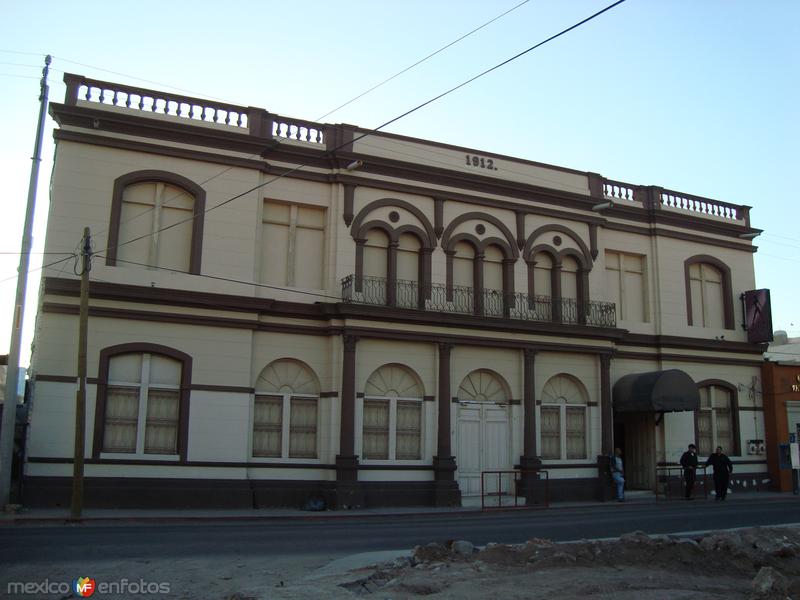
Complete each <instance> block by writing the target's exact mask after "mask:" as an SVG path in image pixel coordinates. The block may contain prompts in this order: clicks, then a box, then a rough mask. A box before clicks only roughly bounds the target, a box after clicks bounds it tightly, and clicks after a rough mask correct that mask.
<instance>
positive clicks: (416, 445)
mask: <svg viewBox="0 0 800 600" xmlns="http://www.w3.org/2000/svg"><path fill="white" fill-rule="evenodd" d="M423 396H424V392H423V389H422V384H421V383H420V381H419V378H418V377H417V376H416V374H415V373H414V372H413V371H412V370H411V369H409V368H407V367H405V366H403V365H384V366H382V367H380V368H379V369H377V370H375V371H374V372H373V373H372V375H370V377H369V379H367V383H366V385H365V386H364V412H363V435H362V455H363V457H364V458H365V459H367V460H369V459H374V460H419V459H421V458H422V399H423Z"/></svg>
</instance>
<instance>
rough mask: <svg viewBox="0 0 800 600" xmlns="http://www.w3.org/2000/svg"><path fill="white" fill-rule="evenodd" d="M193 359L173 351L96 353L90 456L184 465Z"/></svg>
mask: <svg viewBox="0 0 800 600" xmlns="http://www.w3.org/2000/svg"><path fill="white" fill-rule="evenodd" d="M191 377H192V359H191V357H190V356H189V355H188V354H184V353H183V352H180V351H178V350H174V349H173V348H168V347H166V346H160V345H157V344H148V343H129V344H121V345H119V346H112V347H109V348H104V349H103V350H101V351H100V365H99V369H98V385H97V402H96V408H95V424H94V443H93V448H92V456H93V457H94V458H102V456H101V453H107V454H124V455H131V456H146V455H150V456H151V455H162V456H175V457H176V458H180V459H181V460H186V454H187V449H188V440H187V436H188V430H189V423H188V418H189V388H190V385H191Z"/></svg>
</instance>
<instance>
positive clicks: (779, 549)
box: [343, 527, 800, 600]
mask: <svg viewBox="0 0 800 600" xmlns="http://www.w3.org/2000/svg"><path fill="white" fill-rule="evenodd" d="M343 587H345V588H346V589H348V590H350V591H351V592H353V593H355V594H357V595H363V594H374V593H378V594H379V595H380V597H381V598H392V599H402V598H416V597H420V596H427V597H430V598H486V597H510V598H545V597H559V598H576V599H577V598H586V597H600V598H611V597H613V598H615V600H616V599H619V598H622V599H624V598H628V597H630V598H637V597H641V595H642V594H645V593H646V594H647V597H648V598H653V599H656V600H657V599H660V598H664V599H666V598H670V599H673V598H684V597H685V598H696V597H704V598H725V599H726V600H731V599H732V598H746V599H748V600H772V599H777V598H781V599H783V598H786V597H795V598H800V529H795V528H790V527H780V528H778V527H770V528H753V529H744V530H736V531H725V532H715V533H712V534H709V535H704V536H697V537H689V538H681V537H677V536H650V535H647V534H645V533H643V532H641V531H634V532H631V533H628V534H626V535H623V536H622V537H620V538H619V539H616V540H608V541H605V540H604V541H588V540H586V541H579V542H570V543H554V542H552V541H551V540H546V539H539V538H536V539H532V540H529V541H528V542H526V543H525V544H517V545H509V544H487V545H486V547H484V548H482V549H477V548H475V549H473V547H472V544H470V543H469V542H466V541H457V542H453V541H449V542H445V543H431V544H427V545H425V546H417V547H416V548H415V549H414V552H413V553H412V555H411V557H410V558H408V559H400V560H397V561H395V562H394V563H391V564H385V565H380V566H379V567H378V568H377V569H376V570H375V572H374V573H372V574H371V575H370V576H368V577H365V578H361V579H359V580H357V581H353V582H349V583H347V584H343ZM698 593H700V596H698Z"/></svg>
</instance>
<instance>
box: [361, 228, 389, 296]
mask: <svg viewBox="0 0 800 600" xmlns="http://www.w3.org/2000/svg"><path fill="white" fill-rule="evenodd" d="M366 240H367V241H366V242H365V243H364V271H363V272H364V277H363V278H362V279H363V281H362V286H363V287H362V290H363V293H364V298H365V300H366V301H367V303H368V304H386V300H387V298H386V283H387V277H388V266H389V236H388V234H387V233H386V232H385V231H383V230H381V229H370V230H369V231H368V232H367V236H366Z"/></svg>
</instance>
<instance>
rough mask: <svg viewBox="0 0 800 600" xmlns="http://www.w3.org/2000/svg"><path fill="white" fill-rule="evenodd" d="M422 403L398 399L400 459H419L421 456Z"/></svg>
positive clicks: (397, 451) (397, 456)
mask: <svg viewBox="0 0 800 600" xmlns="http://www.w3.org/2000/svg"><path fill="white" fill-rule="evenodd" d="M421 431H422V404H421V403H420V402H415V401H410V400H398V401H397V447H396V449H395V454H396V458H397V459H398V460H418V459H420V458H421V457H422V456H421Z"/></svg>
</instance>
